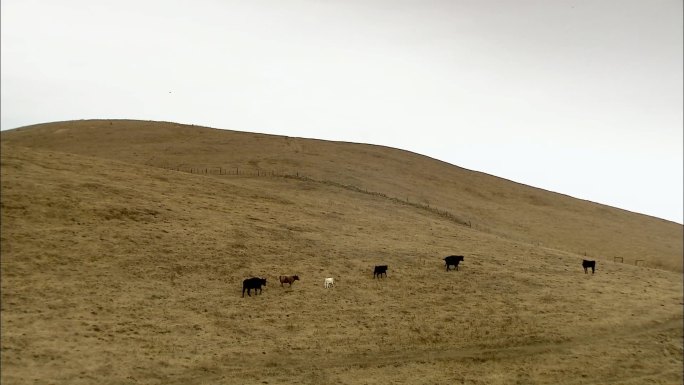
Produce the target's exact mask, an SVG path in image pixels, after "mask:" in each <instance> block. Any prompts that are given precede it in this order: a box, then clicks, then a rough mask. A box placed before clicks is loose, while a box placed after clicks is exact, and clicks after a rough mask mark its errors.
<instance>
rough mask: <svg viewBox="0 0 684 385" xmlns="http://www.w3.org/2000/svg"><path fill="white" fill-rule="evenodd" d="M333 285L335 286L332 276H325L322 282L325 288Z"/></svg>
mask: <svg viewBox="0 0 684 385" xmlns="http://www.w3.org/2000/svg"><path fill="white" fill-rule="evenodd" d="M333 286H335V280H334V279H332V278H326V279H325V282H323V287H324V288H326V289H327V288H329V287H333Z"/></svg>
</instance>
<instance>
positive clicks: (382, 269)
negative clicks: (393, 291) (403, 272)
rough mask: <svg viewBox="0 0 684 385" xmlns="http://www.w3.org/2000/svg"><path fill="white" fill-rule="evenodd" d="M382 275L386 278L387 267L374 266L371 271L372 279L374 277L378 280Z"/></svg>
mask: <svg viewBox="0 0 684 385" xmlns="http://www.w3.org/2000/svg"><path fill="white" fill-rule="evenodd" d="M383 274H385V277H387V265H380V266H375V269H373V278H375V277H376V276H377V277H378V278H380V277H381V276H382V275H383Z"/></svg>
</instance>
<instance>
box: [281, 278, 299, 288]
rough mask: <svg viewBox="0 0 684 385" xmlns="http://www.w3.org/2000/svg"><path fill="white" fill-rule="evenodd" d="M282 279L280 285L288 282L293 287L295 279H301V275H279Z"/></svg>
mask: <svg viewBox="0 0 684 385" xmlns="http://www.w3.org/2000/svg"><path fill="white" fill-rule="evenodd" d="M278 279H279V280H280V286H283V284H284V283H287V284H289V285H290V287H292V284H293V283H294V281H299V276H298V275H281V276H280V277H278Z"/></svg>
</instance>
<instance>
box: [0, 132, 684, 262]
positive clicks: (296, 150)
mask: <svg viewBox="0 0 684 385" xmlns="http://www.w3.org/2000/svg"><path fill="white" fill-rule="evenodd" d="M1 135H2V142H3V143H8V144H14V145H21V146H28V147H32V148H43V149H49V150H53V151H60V152H67V153H73V154H81V155H89V156H95V157H101V158H107V159H113V160H118V161H121V162H127V163H133V164H140V165H143V164H144V165H150V166H157V167H165V168H173V169H178V170H185V171H191V170H193V171H197V170H201V172H205V171H206V172H207V173H219V172H233V173H235V172H241V173H255V174H256V173H259V174H260V175H263V174H267V175H271V174H277V175H282V174H289V175H299V176H305V177H308V178H311V179H313V180H316V181H328V182H331V183H333V184H336V185H345V186H351V187H353V188H356V189H359V190H363V191H368V192H375V193H380V194H384V195H385V196H387V197H392V198H397V199H400V200H404V201H407V202H409V203H411V204H414V205H420V206H423V207H425V208H428V207H429V209H431V210H440V211H444V212H446V213H448V215H449V216H451V217H452V218H453V219H454V220H455V221H457V222H461V223H466V224H469V225H470V226H472V228H474V229H477V230H479V231H482V232H487V233H490V234H496V235H500V236H503V237H506V238H508V239H511V240H516V241H522V242H527V243H531V244H534V245H540V246H545V247H548V248H553V249H558V250H562V251H567V252H571V253H576V254H578V255H582V256H585V255H586V256H587V257H589V258H595V259H599V260H610V261H612V260H613V259H614V258H615V257H620V258H622V260H623V261H624V262H625V263H630V264H634V263H636V262H637V260H643V261H644V264H645V265H646V266H651V267H659V268H664V269H669V270H674V271H679V272H681V271H682V260H683V259H682V255H683V253H684V237H683V236H682V234H683V229H682V225H680V224H677V223H673V222H669V221H665V220H662V219H658V218H654V217H649V216H646V215H641V214H636V213H632V212H628V211H624V210H620V209H616V208H612V207H609V206H605V205H600V204H596V203H592V202H588V201H583V200H579V199H575V198H572V197H569V196H565V195H562V194H557V193H553V192H549V191H545V190H541V189H537V188H533V187H530V186H526V185H522V184H519V183H515V182H512V181H509V180H505V179H501V178H497V177H493V176H491V175H487V174H483V173H479V172H474V171H470V170H466V169H463V168H459V167H456V166H453V165H450V164H448V163H444V162H441V161H438V160H435V159H431V158H429V157H425V156H421V155H418V154H414V153H411V152H407V151H402V150H397V149H392V148H387V147H381V146H372V145H362V144H353V143H341V142H329V141H321V140H313V139H302V138H290V137H282V136H272V135H264V134H253V133H244V132H236V131H228V130H217V129H210V128H203V127H196V126H187V125H180V124H175V123H164V122H145V121H122V120H111V121H110V120H93V121H91V120H84V121H70V122H58V123H49V124H41V125H36V126H29V127H25V128H21V129H17V130H12V131H6V132H2V134H1Z"/></svg>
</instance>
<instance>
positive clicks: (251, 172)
mask: <svg viewBox="0 0 684 385" xmlns="http://www.w3.org/2000/svg"><path fill="white" fill-rule="evenodd" d="M163 168H165V169H167V170H173V171H179V172H186V173H191V174H202V175H226V176H247V177H277V178H288V179H297V180H301V181H306V182H313V183H320V184H325V185H328V186H334V187H338V188H342V189H346V190H350V191H355V192H358V193H362V194H367V195H372V196H376V197H381V198H384V199H388V200H390V201H392V202H395V203H398V204H403V205H407V206H412V207H415V208H418V209H421V210H425V211H428V212H430V213H432V214H435V215H438V216H440V217H442V218H445V219H447V220H449V221H451V222H454V223H457V224H459V225H462V226H467V227H471V228H472V222H471V221H470V220H465V219H463V218H461V217H459V216H457V215H454V214H453V213H451V212H450V211H448V210H446V209H439V208H437V207H434V206H430V205H429V204H426V203H420V202H417V201H415V202H413V201H411V200H410V199H409V197H406V198H405V199H401V198H397V197H393V196H389V195H387V194H385V193H381V192H377V191H369V190H368V189H365V188H361V187H358V186H355V185H351V184H344V183H339V182H335V181H331V180H320V179H314V178H311V177H308V176H305V175H303V174H302V173H300V172H299V171H295V172H283V171H276V170H270V171H267V170H261V169H256V170H255V169H246V168H240V167H229V168H224V167H183V166H177V167H168V166H167V167H163Z"/></svg>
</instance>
